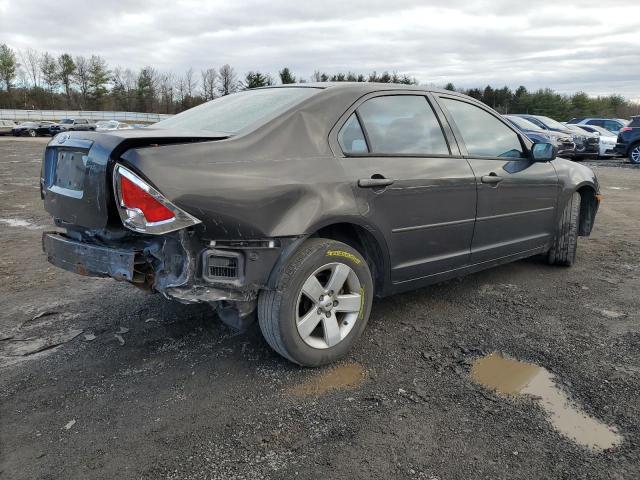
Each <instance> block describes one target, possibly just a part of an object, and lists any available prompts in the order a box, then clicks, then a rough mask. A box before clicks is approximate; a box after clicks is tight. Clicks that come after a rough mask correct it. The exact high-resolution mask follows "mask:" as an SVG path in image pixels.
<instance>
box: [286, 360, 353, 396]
mask: <svg viewBox="0 0 640 480" xmlns="http://www.w3.org/2000/svg"><path fill="white" fill-rule="evenodd" d="M365 378H366V372H365V370H364V369H363V368H362V365H360V364H358V363H346V364H344V365H338V366H336V367H334V368H331V369H329V370H326V371H324V372H322V373H319V374H317V375H314V376H313V377H311V378H310V379H308V380H307V381H305V382H303V383H301V384H300V385H296V386H295V387H292V388H291V389H290V390H289V392H290V393H291V394H292V395H295V396H296V397H317V396H320V395H324V394H325V393H329V392H332V391H334V390H346V389H352V388H356V387H358V386H360V385H361V384H362V382H364V380H365Z"/></svg>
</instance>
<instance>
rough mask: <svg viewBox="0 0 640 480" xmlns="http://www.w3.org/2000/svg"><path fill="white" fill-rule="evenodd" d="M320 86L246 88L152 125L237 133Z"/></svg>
mask: <svg viewBox="0 0 640 480" xmlns="http://www.w3.org/2000/svg"><path fill="white" fill-rule="evenodd" d="M319 91H320V89H317V88H311V87H278V88H264V89H263V88H257V89H252V90H245V91H243V92H239V93H233V94H231V95H225V96H224V97H220V98H216V99H215V100H211V101H210V102H207V103H203V104H202V105H198V106H197V107H194V108H191V109H189V110H187V111H185V112H182V113H179V114H178V115H174V116H173V117H170V118H167V119H166V120H162V121H160V122H158V123H156V124H154V125H153V127H154V128H171V129H174V128H175V129H179V130H205V131H210V132H223V133H224V132H226V133H232V134H233V133H236V132H239V131H240V130H242V129H244V128H247V127H249V126H255V125H256V124H260V123H261V122H264V121H265V120H266V119H268V118H269V117H271V116H273V115H276V114H278V113H280V112H283V111H284V110H286V109H288V108H290V107H293V106H294V105H296V104H298V103H301V102H302V101H303V100H306V99H307V98H309V97H311V96H313V95H315V94H316V93H318V92H319Z"/></svg>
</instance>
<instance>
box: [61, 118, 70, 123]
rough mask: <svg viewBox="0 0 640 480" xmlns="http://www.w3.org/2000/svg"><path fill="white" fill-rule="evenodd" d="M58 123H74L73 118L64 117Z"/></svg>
mask: <svg viewBox="0 0 640 480" xmlns="http://www.w3.org/2000/svg"><path fill="white" fill-rule="evenodd" d="M58 123H65V124H69V123H73V120H71V119H70V118H63V119H62V120H60V122H58Z"/></svg>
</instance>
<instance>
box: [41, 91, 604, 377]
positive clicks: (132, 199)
mask: <svg viewBox="0 0 640 480" xmlns="http://www.w3.org/2000/svg"><path fill="white" fill-rule="evenodd" d="M150 146H153V148H149V147H150ZM461 158H462V160H461ZM41 171H42V174H41V175H42V176H41V178H40V189H41V190H40V191H41V195H42V198H43V201H44V207H45V209H46V210H47V212H48V213H49V214H50V215H51V216H52V217H53V218H54V219H55V224H56V226H58V227H60V228H59V229H58V230H56V231H50V232H44V234H43V242H42V244H43V248H44V250H45V252H46V256H45V257H46V258H47V260H48V261H49V262H51V263H52V264H53V265H56V266H58V267H60V268H63V269H66V270H69V271H72V272H75V273H77V274H82V275H89V276H98V277H113V278H116V279H118V280H121V281H127V282H130V283H132V284H135V285H137V286H138V287H141V288H143V289H146V290H148V291H155V292H161V293H162V294H163V295H165V296H166V297H168V298H173V299H175V300H179V301H182V302H186V303H196V302H204V303H206V304H209V305H211V306H215V308H217V310H218V314H219V317H220V319H221V320H222V321H224V322H225V323H227V324H229V325H233V326H235V327H236V328H246V327H248V326H249V325H250V324H251V322H252V321H254V319H255V317H254V315H257V320H258V322H259V326H260V329H261V331H262V333H263V335H264V337H265V339H266V341H267V343H268V344H269V345H270V346H271V347H272V348H273V349H274V350H275V351H277V352H278V353H279V354H281V355H282V356H283V357H285V358H286V359H288V360H290V361H292V362H295V363H298V364H301V365H306V366H318V365H323V364H326V363H329V362H332V361H335V360H337V359H339V358H341V357H343V356H345V355H346V354H347V353H348V352H349V350H350V349H351V348H352V347H353V346H354V344H355V343H356V341H357V340H358V338H359V337H360V336H361V335H362V333H363V331H364V329H365V327H366V324H367V320H368V318H369V314H370V312H371V308H372V306H373V298H374V296H378V297H382V296H386V295H391V294H395V293H399V292H402V291H407V290H411V289H415V288H420V287H423V286H425V285H429V284H433V283H437V282H441V281H443V280H446V279H450V278H454V277H458V276H461V275H464V274H467V273H471V272H476V271H479V270H482V269H485V268H489V267H493V266H496V265H500V264H503V263H506V262H511V261H515V260H518V259H521V258H525V257H530V256H533V255H537V254H543V255H544V256H545V258H546V260H547V261H548V263H550V264H552V265H562V266H569V265H571V264H572V263H573V262H574V261H575V258H576V248H577V237H578V236H587V235H589V234H590V232H591V229H592V227H593V225H594V221H595V217H596V212H597V210H598V205H599V202H600V198H601V197H600V195H599V186H598V181H597V179H596V177H595V174H594V173H593V171H592V170H591V169H589V168H587V167H585V166H583V165H579V164H576V163H574V162H571V161H569V160H566V159H562V158H556V147H555V146H554V145H553V144H550V143H547V142H545V143H533V142H532V141H531V140H530V139H529V138H527V137H526V136H525V135H523V134H522V133H520V131H519V130H517V129H516V128H515V127H513V126H512V124H510V123H509V122H507V121H506V120H505V119H504V118H503V117H502V116H501V115H500V114H499V113H497V112H495V111H494V110H492V109H491V108H489V107H487V106H486V105H484V104H483V103H481V102H479V101H477V100H475V99H473V98H470V97H467V96H465V95H462V94H460V93H457V92H451V91H448V90H437V89H432V88H427V87H422V86H418V85H389V84H384V85H381V84H376V83H317V84H312V83H308V84H300V85H293V86H291V85H283V86H278V87H269V88H262V89H251V90H247V91H243V92H239V93H235V94H231V95H227V96H224V97H221V98H218V99H216V100H212V101H210V102H208V103H205V104H202V105H200V106H198V107H195V108H193V109H191V110H187V111H186V112H182V113H180V114H178V115H175V116H173V117H171V118H168V119H166V120H163V121H161V122H159V123H157V124H155V125H154V127H153V128H147V129H140V130H119V131H115V132H114V131H111V132H108V133H100V132H70V133H68V134H66V135H64V136H62V137H60V136H59V137H56V138H54V139H53V140H51V142H49V144H48V145H47V148H46V150H45V152H44V155H43V168H42V170H41Z"/></svg>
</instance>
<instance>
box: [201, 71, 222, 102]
mask: <svg viewBox="0 0 640 480" xmlns="http://www.w3.org/2000/svg"><path fill="white" fill-rule="evenodd" d="M200 73H201V74H202V96H203V97H204V99H205V100H207V101H209V100H213V99H214V98H216V96H217V95H216V90H217V88H216V85H217V80H218V72H216V70H215V69H213V68H207V69H206V70H202V72H200Z"/></svg>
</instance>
